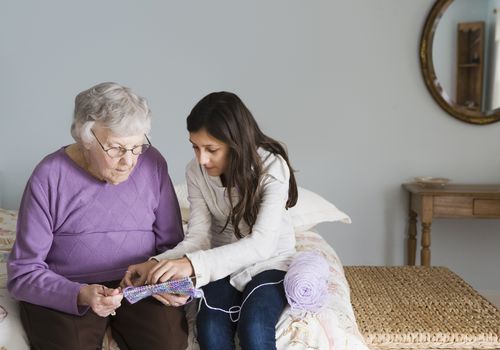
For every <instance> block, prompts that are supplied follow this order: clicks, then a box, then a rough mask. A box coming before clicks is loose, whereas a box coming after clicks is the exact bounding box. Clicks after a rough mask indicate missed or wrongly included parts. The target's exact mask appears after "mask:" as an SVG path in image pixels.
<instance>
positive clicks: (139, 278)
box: [120, 259, 158, 288]
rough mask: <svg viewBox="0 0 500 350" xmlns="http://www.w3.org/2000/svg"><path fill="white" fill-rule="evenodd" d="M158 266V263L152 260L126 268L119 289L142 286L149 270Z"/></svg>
mask: <svg viewBox="0 0 500 350" xmlns="http://www.w3.org/2000/svg"><path fill="white" fill-rule="evenodd" d="M156 264H158V261H156V260H154V259H152V260H148V261H146V262H143V263H140V264H135V265H130V266H129V267H128V268H127V272H125V276H123V279H122V280H121V282H120V287H122V288H125V287H129V286H134V287H137V286H142V285H144V284H145V282H146V279H147V277H148V273H149V270H151V268H152V267H153V266H155V265H156Z"/></svg>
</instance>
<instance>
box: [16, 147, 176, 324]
mask: <svg viewBox="0 0 500 350" xmlns="http://www.w3.org/2000/svg"><path fill="white" fill-rule="evenodd" d="M183 238H184V234H183V231H182V222H181V215H180V210H179V204H178V202H177V197H176V195H175V192H174V189H173V186H172V182H171V180H170V177H169V175H168V169H167V163H166V161H165V159H164V158H163V157H162V155H161V154H160V153H159V152H158V151H157V150H156V149H155V148H153V147H151V148H150V149H149V150H148V151H147V152H146V153H144V154H142V155H141V156H140V157H139V159H138V161H137V164H136V166H135V168H134V170H133V171H132V173H131V174H130V177H129V178H128V179H127V181H125V182H122V183H120V184H118V185H112V184H108V183H105V182H101V181H99V180H97V179H96V178H94V177H93V176H91V175H90V174H89V173H87V172H86V171H85V170H83V169H81V168H80V167H79V166H78V165H76V163H74V162H73V161H72V160H71V159H70V158H69V157H68V155H67V154H66V153H65V150H64V148H61V149H60V150H58V151H56V152H54V153H52V154H50V155H48V156H47V157H45V159H43V160H42V161H41V162H40V164H38V166H37V167H36V168H35V170H34V171H33V174H32V175H31V177H30V179H29V181H28V184H27V185H26V188H25V190H24V194H23V198H22V201H21V207H20V210H19V218H18V222H17V238H16V242H15V244H14V247H13V248H12V252H11V254H10V257H9V261H8V264H7V268H8V276H9V277H8V288H9V291H10V293H11V295H12V296H13V297H14V298H16V299H18V300H23V301H27V302H29V303H32V304H37V305H41V306H45V307H49V308H52V309H56V310H60V311H63V312H66V313H70V314H76V315H82V314H84V313H85V312H86V311H87V309H88V308H87V307H78V306H77V296H78V292H79V290H80V288H81V286H82V284H84V283H89V284H90V283H98V282H104V281H112V280H119V279H121V278H122V277H123V274H124V272H125V270H126V269H127V267H128V265H130V264H136V263H139V262H143V261H145V260H147V259H148V258H149V257H150V256H152V255H156V254H159V253H161V252H164V251H165V250H167V249H170V248H172V247H174V246H175V245H176V244H177V243H178V242H180V241H181V240H182V239H183Z"/></svg>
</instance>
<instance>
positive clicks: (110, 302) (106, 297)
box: [77, 284, 123, 317]
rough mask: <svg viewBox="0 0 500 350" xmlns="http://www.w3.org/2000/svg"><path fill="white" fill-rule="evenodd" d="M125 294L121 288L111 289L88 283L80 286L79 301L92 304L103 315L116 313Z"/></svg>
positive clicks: (88, 304) (83, 304) (84, 304)
mask: <svg viewBox="0 0 500 350" xmlns="http://www.w3.org/2000/svg"><path fill="white" fill-rule="evenodd" d="M122 299H123V294H122V293H121V291H120V289H119V288H115V289H111V288H107V287H105V286H103V285H99V284H87V285H84V286H83V287H82V288H80V291H79V292H78V298H77V303H78V305H82V306H90V308H91V309H92V311H94V312H95V313H96V314H97V315H99V316H101V317H107V316H109V315H114V314H115V310H116V309H117V308H119V307H120V305H121V301H122Z"/></svg>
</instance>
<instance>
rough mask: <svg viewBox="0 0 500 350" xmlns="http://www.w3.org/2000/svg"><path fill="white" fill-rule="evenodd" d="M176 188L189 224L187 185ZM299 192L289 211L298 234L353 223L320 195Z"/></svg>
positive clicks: (182, 210) (179, 185) (183, 218)
mask: <svg viewBox="0 0 500 350" xmlns="http://www.w3.org/2000/svg"><path fill="white" fill-rule="evenodd" d="M174 188H175V193H176V195H177V199H178V200H179V206H180V207H181V215H182V221H183V222H184V223H187V221H188V220H189V201H188V199H187V197H188V196H187V186H186V183H182V184H178V185H175V186H174ZM298 190H299V199H298V200H297V204H296V205H295V206H294V207H293V208H290V209H289V211H290V215H291V216H292V222H293V227H294V229H295V231H296V232H302V231H307V230H309V229H311V228H313V227H314V226H316V225H317V224H319V223H322V222H333V221H340V222H343V223H345V224H350V223H351V218H350V217H349V216H348V215H347V214H345V213H344V212H342V211H341V210H339V209H337V207H336V206H335V205H333V204H332V203H330V202H329V201H327V200H326V199H324V198H323V197H321V196H320V195H319V194H317V193H314V192H312V191H309V190H306V189H305V188H302V187H299V188H298Z"/></svg>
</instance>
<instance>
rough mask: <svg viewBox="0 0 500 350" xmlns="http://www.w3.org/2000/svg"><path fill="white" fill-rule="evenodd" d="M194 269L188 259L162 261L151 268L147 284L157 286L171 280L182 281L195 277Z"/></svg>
mask: <svg viewBox="0 0 500 350" xmlns="http://www.w3.org/2000/svg"><path fill="white" fill-rule="evenodd" d="M193 272H194V269H193V265H191V261H189V259H188V258H181V259H175V260H162V261H159V262H158V263H157V264H155V265H154V266H152V267H151V269H150V270H149V272H148V274H147V279H146V283H149V284H155V283H160V282H165V281H168V280H171V279H180V278H184V277H190V276H192V275H193Z"/></svg>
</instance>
